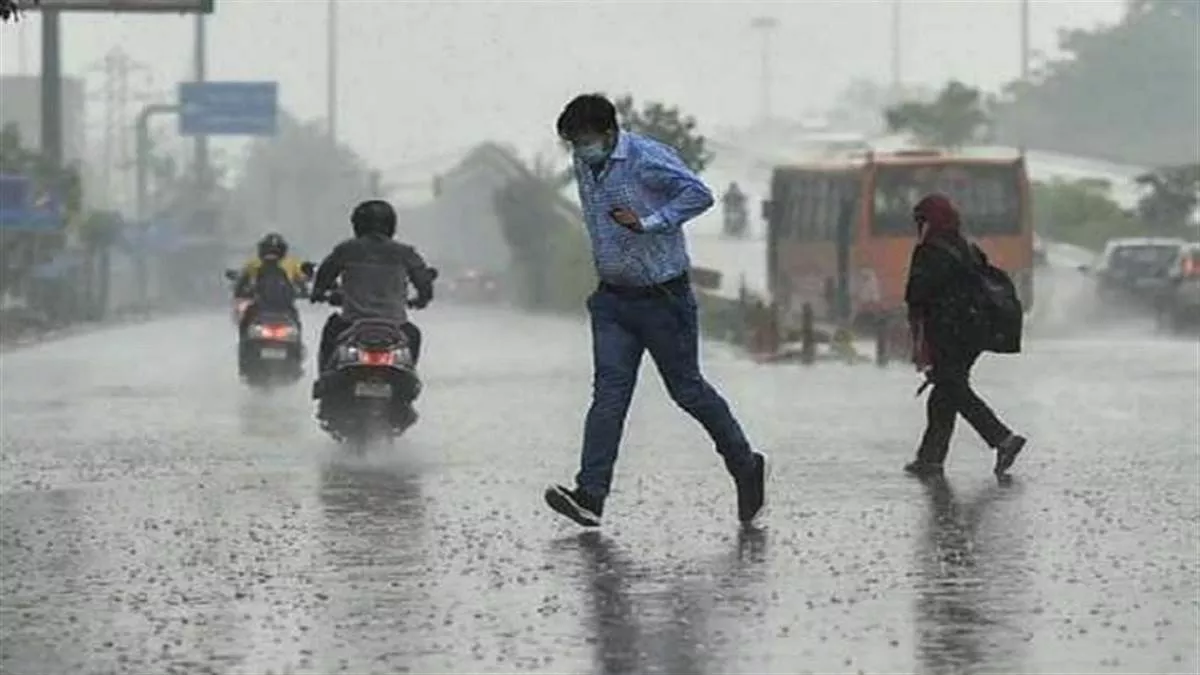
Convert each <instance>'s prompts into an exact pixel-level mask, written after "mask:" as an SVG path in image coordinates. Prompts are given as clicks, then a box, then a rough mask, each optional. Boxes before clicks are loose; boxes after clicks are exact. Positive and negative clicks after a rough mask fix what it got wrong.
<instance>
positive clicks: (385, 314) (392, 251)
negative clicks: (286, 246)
mask: <svg viewBox="0 0 1200 675" xmlns="http://www.w3.org/2000/svg"><path fill="white" fill-rule="evenodd" d="M339 277H340V278H341V292H342V298H343V299H342V314H343V315H344V316H345V317H346V319H348V320H350V321H355V320H358V319H392V320H394V321H398V322H402V323H404V322H407V321H408V284H409V282H411V283H412V284H413V287H414V288H415V289H416V290H417V302H418V303H419V304H423V303H427V302H429V301H430V300H432V299H433V275H432V271H431V270H430V268H429V266H428V265H426V264H425V260H424V259H423V258H422V257H421V255H420V254H419V253H417V251H416V249H414V248H413V247H412V246H409V245H407V244H402V243H400V242H398V241H395V240H394V239H390V238H386V237H383V236H376V235H368V236H364V237H355V238H353V239H347V240H346V241H343V242H342V243H340V244H338V245H337V246H336V247H335V248H334V249H333V251H332V252H331V253H330V254H329V255H328V256H326V258H325V260H323V261H321V264H320V266H319V267H318V268H317V278H316V281H314V282H313V289H312V294H313V295H314V296H316V297H320V296H322V295H324V294H325V293H326V292H328V291H329V290H330V289H332V288H333V285H334V283H335V282H336V281H337V280H338V278H339Z"/></svg>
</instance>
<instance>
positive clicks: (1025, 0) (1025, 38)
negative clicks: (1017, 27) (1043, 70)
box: [1021, 0, 1029, 82]
mask: <svg viewBox="0 0 1200 675" xmlns="http://www.w3.org/2000/svg"><path fill="white" fill-rule="evenodd" d="M1021 81H1022V82H1028V81H1029V0H1021Z"/></svg>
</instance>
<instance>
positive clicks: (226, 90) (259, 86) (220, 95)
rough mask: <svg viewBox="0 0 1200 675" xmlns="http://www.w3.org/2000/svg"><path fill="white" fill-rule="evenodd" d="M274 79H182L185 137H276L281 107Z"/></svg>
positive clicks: (181, 120) (181, 122)
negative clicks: (256, 80) (183, 80)
mask: <svg viewBox="0 0 1200 675" xmlns="http://www.w3.org/2000/svg"><path fill="white" fill-rule="evenodd" d="M278 98H279V85H278V84H277V83H275V82H180V83H179V133H180V134H182V135H184V136H218V135H223V136H273V135H275V126H276V118H277V115H278V109H279V100H278Z"/></svg>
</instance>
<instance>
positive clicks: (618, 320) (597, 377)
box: [545, 291, 643, 526]
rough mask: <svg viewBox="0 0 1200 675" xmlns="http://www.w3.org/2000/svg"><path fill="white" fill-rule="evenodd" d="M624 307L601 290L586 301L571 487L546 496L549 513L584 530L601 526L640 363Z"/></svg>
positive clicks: (556, 488) (639, 350) (552, 488)
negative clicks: (586, 403) (587, 341)
mask: <svg viewBox="0 0 1200 675" xmlns="http://www.w3.org/2000/svg"><path fill="white" fill-rule="evenodd" d="M626 302H627V301H625V300H623V299H622V298H619V297H616V296H614V295H612V294H609V293H605V292H604V291H597V292H596V293H594V294H592V297H591V298H589V299H588V310H589V311H590V313H591V325H592V363H593V375H592V405H591V407H590V408H589V409H588V413H587V420H586V421H585V423H584V429H583V452H582V456H581V457H580V468H579V473H578V474H577V475H576V476H575V485H576V487H575V488H574V489H568V488H566V487H563V486H561V485H552V486H550V488H549V489H547V490H546V495H545V497H546V503H547V504H549V505H550V508H552V509H554V510H555V511H557V512H559V513H561V514H562V515H564V516H567V517H568V518H570V519H572V520H574V521H575V522H577V523H579V524H580V525H585V526H596V525H599V524H600V516H601V515H602V514H603V510H604V499H605V497H607V496H608V490H609V486H610V485H611V484H612V475H613V465H614V464H616V461H617V450H618V448H619V446H620V443H621V434H622V432H623V431H624V428H625V416H626V413H628V411H629V402H630V401H631V400H632V399H633V388H634V385H636V384H637V372H638V366H639V365H640V364H641V360H642V350H643V348H642V345H641V343H640V342H639V341H638V339H637V337H636V336H635V335H634V334H633V333H631V332H630V331H629V329H628V328H627V327H626V326H625V325H624V322H623V316H622V315H623V314H624V311H623V310H624V309H625V307H624V304H625V303H626Z"/></svg>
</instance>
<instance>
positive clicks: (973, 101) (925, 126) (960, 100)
mask: <svg viewBox="0 0 1200 675" xmlns="http://www.w3.org/2000/svg"><path fill="white" fill-rule="evenodd" d="M884 119H885V120H886V122H887V126H888V130H889V131H892V132H905V131H907V132H909V133H911V134H912V135H913V137H914V138H915V139H916V140H917V141H918V142H920V143H922V144H923V145H929V146H933V147H938V148H951V149H953V148H959V147H962V146H964V145H967V144H969V143H971V142H974V141H977V140H980V139H981V138H982V137H983V135H984V133H985V132H986V131H987V129H988V127H989V125H990V118H989V115H988V111H987V106H986V103H985V101H984V99H983V95H982V94H981V93H980V91H979V90H978V89H975V88H973V87H968V86H967V85H965V84H963V83H962V82H959V81H957V80H953V81H951V82H950V83H948V84H947V85H946V86H945V87H944V88H943V89H942V90H941V91H940V92H938V95H937V96H936V97H935V98H934V99H933V100H932V101H929V102H922V101H906V102H902V103H899V104H897V105H894V106H892V107H890V108H887V109H886V110H885V111H884Z"/></svg>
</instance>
